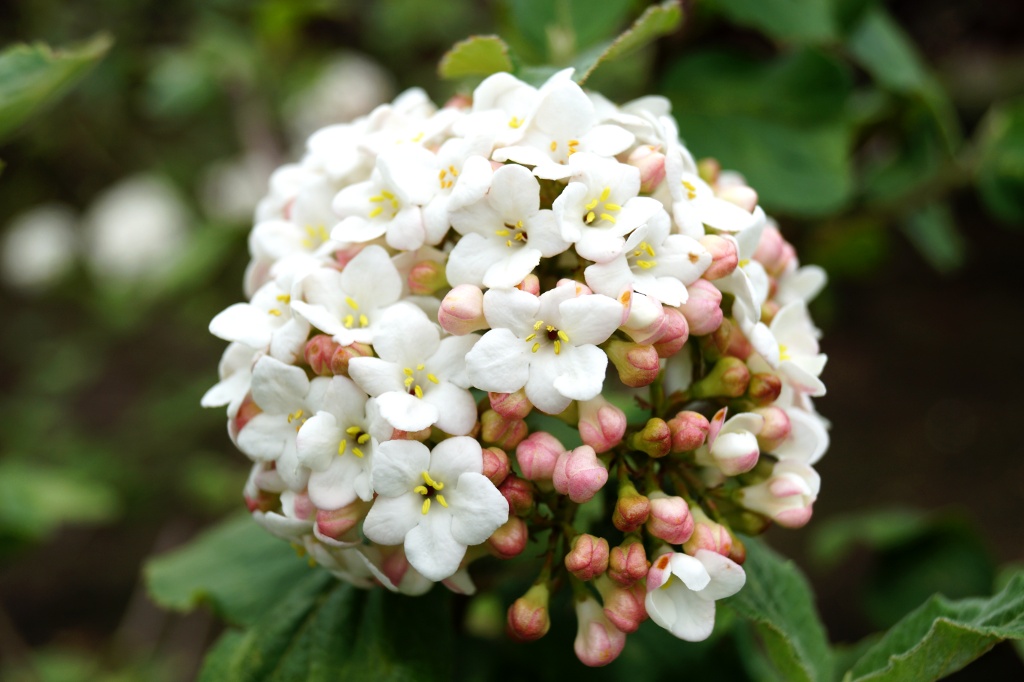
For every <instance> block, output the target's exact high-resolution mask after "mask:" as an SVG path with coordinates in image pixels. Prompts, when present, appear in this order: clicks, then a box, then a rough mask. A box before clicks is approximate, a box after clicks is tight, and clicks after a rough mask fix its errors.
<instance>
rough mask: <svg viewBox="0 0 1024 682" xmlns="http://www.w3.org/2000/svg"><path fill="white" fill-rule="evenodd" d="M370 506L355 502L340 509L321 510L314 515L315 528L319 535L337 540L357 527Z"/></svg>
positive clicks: (359, 501) (358, 501) (365, 503)
mask: <svg viewBox="0 0 1024 682" xmlns="http://www.w3.org/2000/svg"><path fill="white" fill-rule="evenodd" d="M370 505H371V503H370V502H363V501H362V500H356V501H355V502H353V503H352V504H349V505H346V506H344V507H341V508H340V509H321V510H319V511H318V512H317V513H316V528H317V530H318V531H320V534H321V535H326V536H327V537H329V538H333V539H335V540H339V539H341V537H342V536H343V535H345V533H348V532H349V531H351V530H352V529H353V528H355V527H356V526H358V525H359V522H360V521H362V520H363V519H364V518H365V517H366V514H367V512H369V511H370Z"/></svg>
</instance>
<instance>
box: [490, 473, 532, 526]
mask: <svg viewBox="0 0 1024 682" xmlns="http://www.w3.org/2000/svg"><path fill="white" fill-rule="evenodd" d="M498 491H499V492H501V494H502V495H504V496H505V499H506V500H507V501H508V511H509V513H510V514H515V515H516V516H525V515H526V514H527V513H529V511H530V510H531V509H532V508H533V485H532V484H531V483H530V482H529V481H527V480H526V479H524V478H519V477H518V476H516V475H515V474H509V475H508V476H506V477H505V480H504V481H502V482H501V485H499V486H498Z"/></svg>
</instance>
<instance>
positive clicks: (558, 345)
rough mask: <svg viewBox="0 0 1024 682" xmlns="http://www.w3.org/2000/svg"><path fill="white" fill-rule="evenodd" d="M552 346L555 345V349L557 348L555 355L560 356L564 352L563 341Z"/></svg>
mask: <svg viewBox="0 0 1024 682" xmlns="http://www.w3.org/2000/svg"><path fill="white" fill-rule="evenodd" d="M552 345H554V347H555V355H558V354H559V353H560V352H561V351H562V342H561V341H555V343H554V344H552Z"/></svg>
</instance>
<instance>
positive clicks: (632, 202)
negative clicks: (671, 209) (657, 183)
mask: <svg viewBox="0 0 1024 682" xmlns="http://www.w3.org/2000/svg"><path fill="white" fill-rule="evenodd" d="M568 163H569V169H570V170H571V172H572V181H571V182H570V183H569V184H568V185H567V186H566V188H565V189H564V190H562V193H561V194H560V195H559V196H558V198H557V199H555V201H554V204H553V205H552V210H554V212H555V216H556V217H557V219H558V222H559V226H560V228H561V230H562V238H563V239H565V240H566V241H570V242H573V243H574V244H575V245H576V252H577V253H578V254H579V255H581V256H583V257H584V258H586V259H588V260H592V261H596V262H598V263H606V262H608V261H610V260H612V259H613V258H615V257H616V256H618V255H619V254H620V253H622V251H623V249H624V248H625V245H626V240H625V235H627V234H629V233H630V232H632V231H633V230H635V229H636V228H638V227H640V225H643V224H644V223H646V222H647V221H649V220H651V219H652V218H653V217H654V216H655V215H656V214H657V213H659V212H663V211H664V210H665V209H664V208H662V205H661V202H659V201H658V200H657V199H652V198H650V197H640V196H637V194H638V193H639V192H640V171H639V170H638V169H637V168H636V167H635V166H630V165H627V164H624V163H619V162H618V161H616V160H615V159H605V158H602V157H600V156H596V155H594V154H587V153H585V152H580V153H578V154H573V155H572V156H571V157H570V158H569V162H568Z"/></svg>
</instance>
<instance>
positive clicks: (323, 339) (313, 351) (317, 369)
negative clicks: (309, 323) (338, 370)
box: [305, 334, 341, 377]
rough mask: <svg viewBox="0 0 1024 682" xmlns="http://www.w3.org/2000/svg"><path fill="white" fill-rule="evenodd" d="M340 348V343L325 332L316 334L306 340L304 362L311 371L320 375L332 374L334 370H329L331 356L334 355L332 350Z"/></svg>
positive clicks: (327, 375)
mask: <svg viewBox="0 0 1024 682" xmlns="http://www.w3.org/2000/svg"><path fill="white" fill-rule="evenodd" d="M338 348H341V345H340V344H338V343H336V342H335V341H334V339H332V338H331V337H330V336H328V335H327V334H317V335H316V336H314V337H313V338H311V339H310V340H309V341H307V342H306V351H305V356H306V364H308V365H309V367H310V369H312V370H313V373H314V374H316V375H319V376H322V377H329V376H334V372H333V371H332V370H331V358H332V357H333V356H334V351H335V350H336V349H338Z"/></svg>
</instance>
